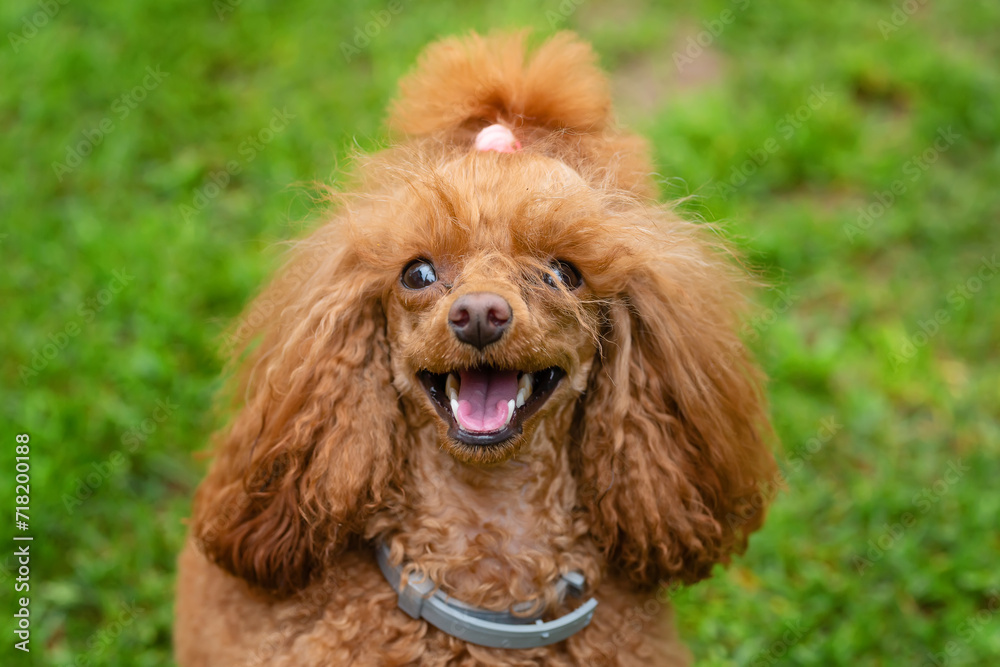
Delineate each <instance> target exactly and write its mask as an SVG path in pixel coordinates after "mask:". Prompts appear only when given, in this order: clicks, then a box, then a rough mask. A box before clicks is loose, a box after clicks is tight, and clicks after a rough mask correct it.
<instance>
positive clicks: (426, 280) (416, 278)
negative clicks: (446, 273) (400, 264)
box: [399, 259, 438, 289]
mask: <svg viewBox="0 0 1000 667" xmlns="http://www.w3.org/2000/svg"><path fill="white" fill-rule="evenodd" d="M437 279H438V277H437V273H435V272H434V265H433V264H431V263H430V262H428V261H427V260H426V259H415V260H413V261H412V262H410V263H409V264H407V265H406V268H405V269H403V275H401V276H400V277H399V280H400V282H402V283H403V285H404V286H406V287H409V288H410V289H423V288H425V287H427V286H428V285H433V284H434V283H436V282H437Z"/></svg>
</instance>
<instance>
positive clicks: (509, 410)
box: [504, 399, 514, 426]
mask: <svg viewBox="0 0 1000 667" xmlns="http://www.w3.org/2000/svg"><path fill="white" fill-rule="evenodd" d="M513 416H514V399H511V400H509V401H507V421H505V422H504V426H506V425H507V424H509V423H510V418H511V417H513Z"/></svg>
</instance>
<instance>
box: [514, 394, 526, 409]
mask: <svg viewBox="0 0 1000 667" xmlns="http://www.w3.org/2000/svg"><path fill="white" fill-rule="evenodd" d="M522 405H524V389H518V390H517V400H516V401H514V406H515V407H518V408H519V407H521V406H522Z"/></svg>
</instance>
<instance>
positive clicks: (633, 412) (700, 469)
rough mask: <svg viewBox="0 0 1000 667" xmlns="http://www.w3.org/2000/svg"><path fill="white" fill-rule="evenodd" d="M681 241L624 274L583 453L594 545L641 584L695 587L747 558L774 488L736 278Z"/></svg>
mask: <svg viewBox="0 0 1000 667" xmlns="http://www.w3.org/2000/svg"><path fill="white" fill-rule="evenodd" d="M677 231H678V233H677V237H678V240H673V241H671V242H670V243H662V244H660V245H661V246H662V249H661V250H657V249H656V247H655V246H656V244H655V243H653V244H650V245H649V246H646V247H643V248H641V249H640V250H637V251H635V252H633V253H632V254H631V257H630V258H629V259H627V260H622V261H621V265H622V266H624V267H627V268H623V269H621V270H622V271H623V272H624V273H627V275H624V276H623V278H622V282H623V290H622V291H621V292H619V293H618V294H617V295H615V296H612V297H609V298H607V299H606V300H605V316H606V318H605V323H604V332H603V334H602V337H603V341H602V345H601V351H600V352H599V353H598V357H599V358H598V360H597V363H595V365H594V367H593V370H592V375H591V379H590V385H589V387H588V390H587V393H586V395H585V396H584V398H583V399H582V400H583V404H582V409H583V411H584V415H583V417H584V418H583V419H582V420H581V422H582V427H581V433H580V434H579V442H578V443H577V444H578V447H577V448H576V468H577V474H578V475H579V476H580V478H581V480H580V481H581V484H580V489H581V491H580V493H579V498H580V502H581V504H582V505H583V506H584V507H585V508H586V509H587V510H588V511H589V515H590V517H591V522H592V533H593V534H594V535H595V537H596V539H597V540H598V543H599V545H600V546H601V548H602V549H603V550H604V552H605V555H606V556H607V557H608V559H609V561H610V562H611V563H614V564H615V565H617V566H620V567H621V573H622V574H623V575H627V576H628V577H630V578H631V579H632V580H633V581H635V582H636V583H637V584H639V585H651V584H654V583H658V582H669V583H673V582H685V583H692V582H694V581H697V580H699V579H702V578H704V577H706V576H708V575H709V574H710V572H711V568H712V566H713V564H714V563H716V562H727V561H728V559H729V556H730V555H731V554H732V553H734V552H742V551H743V550H744V549H745V547H746V538H747V536H748V534H749V533H750V532H752V531H754V530H756V529H757V528H758V527H759V526H760V524H761V522H762V521H763V518H764V505H765V504H766V498H765V495H764V491H766V489H765V486H766V485H767V484H769V483H771V484H773V482H774V481H775V480H774V477H773V476H774V473H775V467H774V459H773V457H772V455H771V453H770V451H769V449H768V447H767V445H768V441H769V440H770V437H769V436H770V433H771V430H770V426H769V424H768V420H767V416H766V408H765V405H764V398H763V392H762V386H761V385H762V376H761V374H760V372H759V371H758V370H757V368H756V367H755V365H754V364H753V362H752V361H751V360H750V358H749V356H748V354H747V352H746V350H745V349H744V347H743V345H742V343H741V342H740V340H739V338H738V336H737V334H736V329H737V327H738V311H739V310H740V304H741V303H742V302H743V301H744V300H743V298H742V297H741V296H740V294H739V293H738V292H737V290H736V289H734V287H733V286H734V285H735V284H736V281H735V278H734V275H733V274H734V272H733V271H732V270H731V269H729V268H728V266H729V264H728V262H726V261H725V260H724V259H723V258H722V257H719V256H717V253H714V252H710V251H709V250H708V249H707V246H706V245H704V244H702V243H700V242H697V241H696V240H695V238H694V236H690V235H688V233H687V232H685V231H684V230H682V229H681V230H677ZM771 488H773V486H772V487H771Z"/></svg>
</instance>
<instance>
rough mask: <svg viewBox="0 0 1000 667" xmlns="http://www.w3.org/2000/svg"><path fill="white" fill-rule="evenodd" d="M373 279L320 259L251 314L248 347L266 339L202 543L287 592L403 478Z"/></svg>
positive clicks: (284, 278)
mask: <svg viewBox="0 0 1000 667" xmlns="http://www.w3.org/2000/svg"><path fill="white" fill-rule="evenodd" d="M374 282H375V281H374V279H369V277H368V276H367V275H366V274H365V271H364V269H363V268H361V267H360V266H359V265H358V263H357V262H356V261H353V260H352V258H351V255H350V252H349V251H346V250H344V249H340V250H335V251H334V252H332V253H331V252H330V251H329V248H327V249H323V248H314V249H311V250H307V251H305V252H303V253H301V254H300V255H299V256H298V258H297V259H295V260H293V261H292V262H291V264H290V265H289V266H288V267H286V269H285V271H284V273H283V274H282V275H281V276H280V277H279V278H278V280H276V281H275V283H274V284H273V285H272V287H271V288H270V289H269V290H268V291H266V292H264V293H263V294H262V295H261V296H260V297H258V299H257V300H256V302H255V303H254V304H253V305H252V306H251V307H250V309H249V311H248V313H247V315H246V316H245V317H244V324H246V325H249V326H250V328H251V331H250V332H246V331H242V330H240V329H237V333H238V334H240V335H241V337H242V338H243V340H242V341H240V342H241V343H242V344H244V345H249V344H250V342H251V340H252V339H254V338H259V339H262V340H260V344H259V346H258V347H256V348H255V349H254V350H253V351H252V352H251V353H249V358H248V359H247V360H246V362H245V363H244V364H243V365H242V367H243V369H244V371H243V373H242V374H241V376H240V377H241V380H240V386H239V388H238V392H239V393H240V394H241V395H240V396H238V397H236V398H239V399H242V400H241V401H240V403H241V404H242V407H241V409H240V410H239V412H238V414H237V416H236V418H235V420H234V422H233V424H232V425H231V427H230V428H229V429H228V430H227V431H226V432H224V433H222V434H221V436H222V437H221V439H220V442H219V444H218V450H217V456H216V460H215V462H214V464H213V466H212V469H211V471H210V472H209V475H208V477H207V478H206V480H205V481H204V482H203V483H202V485H201V487H200V488H199V490H198V493H197V496H196V499H195V510H194V526H193V534H194V536H195V539H196V540H197V541H198V542H199V544H200V546H201V548H202V550H203V551H204V553H205V554H206V555H207V556H208V557H209V558H210V559H211V560H212V561H213V562H215V563H216V564H218V565H219V566H221V567H222V568H224V569H226V570H228V571H229V572H231V573H233V574H235V575H237V576H239V577H242V578H243V579H246V580H247V581H249V582H250V583H252V584H254V585H256V586H259V587H261V588H263V589H266V590H268V591H271V592H274V593H277V594H280V595H287V594H290V593H292V592H294V591H296V590H298V589H300V588H302V587H304V586H305V585H306V584H308V583H309V581H310V579H311V577H312V576H314V575H315V574H317V573H318V572H319V571H320V570H321V568H322V565H323V564H324V562H325V560H326V559H327V557H328V556H329V555H331V554H332V553H334V552H335V551H336V549H337V548H338V547H339V546H342V545H343V543H344V541H345V539H347V538H348V537H349V536H350V535H352V534H356V533H357V532H359V531H360V530H361V526H362V523H363V521H364V519H365V517H366V515H368V514H369V513H370V512H371V510H373V509H374V508H375V507H377V506H378V505H379V503H380V501H381V496H382V493H383V491H384V489H385V486H386V485H387V484H388V483H389V481H390V480H391V478H392V475H393V474H394V469H395V465H396V463H395V457H394V453H395V452H396V451H397V442H396V441H397V438H398V437H399V434H400V433H401V428H400V422H401V419H402V416H401V413H400V410H399V407H398V397H397V396H396V392H395V390H394V388H393V386H392V381H391V377H390V375H391V373H390V370H389V359H388V355H389V352H388V346H387V342H386V334H385V321H384V315H383V313H382V308H381V305H380V301H379V297H378V295H377V293H376V292H377V290H376V289H374V288H373V285H374ZM254 325H256V326H254ZM255 334H256V335H255ZM244 356H246V355H244Z"/></svg>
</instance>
